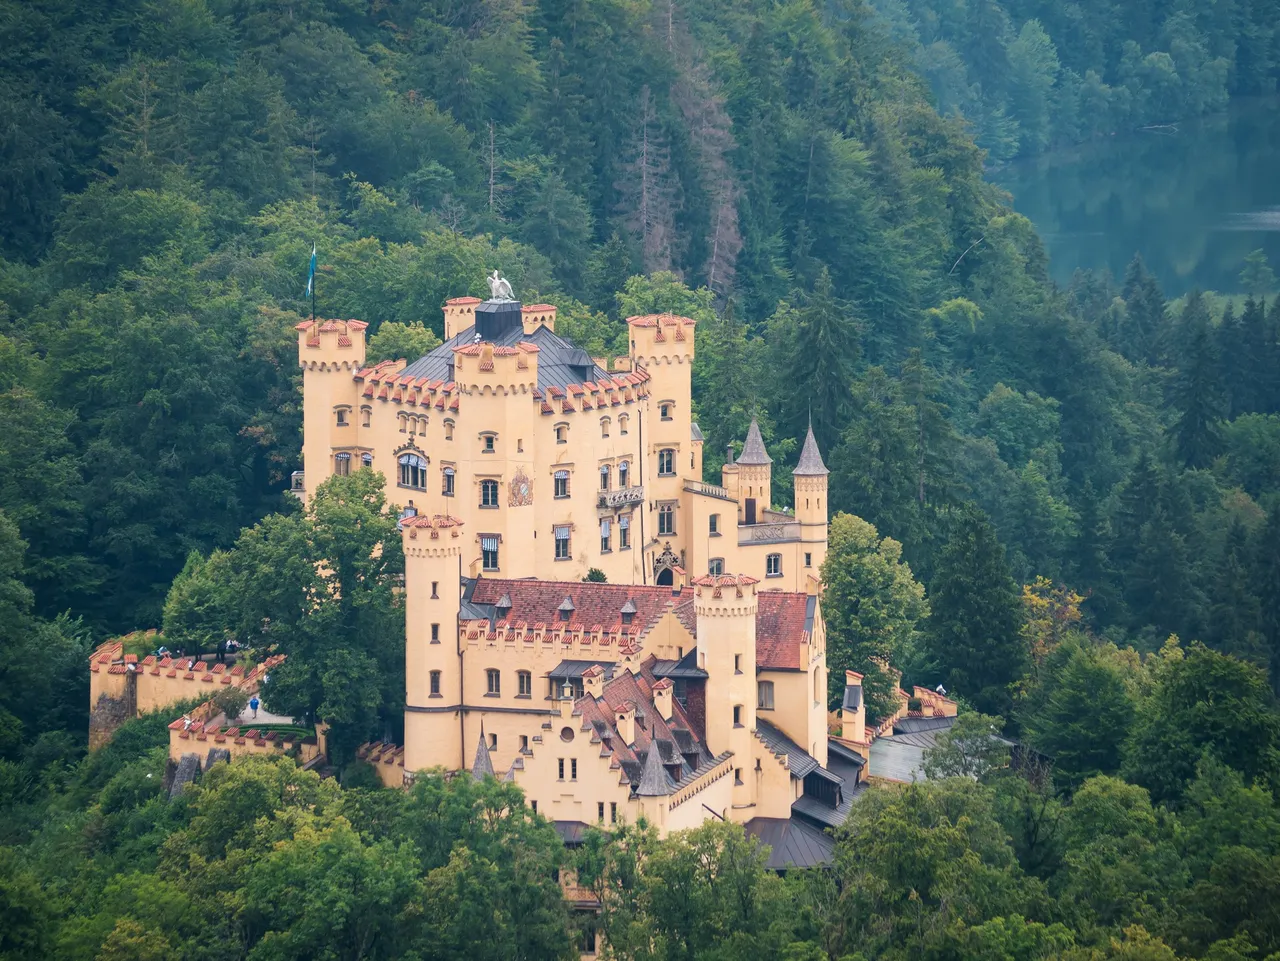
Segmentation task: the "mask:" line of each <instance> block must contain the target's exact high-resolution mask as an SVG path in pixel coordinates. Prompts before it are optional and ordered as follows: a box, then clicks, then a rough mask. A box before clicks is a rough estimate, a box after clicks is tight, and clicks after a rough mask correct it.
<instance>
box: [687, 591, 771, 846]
mask: <svg viewBox="0 0 1280 961" xmlns="http://www.w3.org/2000/svg"><path fill="white" fill-rule="evenodd" d="M758 583H759V581H757V580H756V579H755V578H754V577H748V576H746V575H745V574H738V575H734V574H708V575H705V576H703V577H699V578H696V579H695V580H694V582H693V584H694V588H695V594H694V611H695V613H696V614H697V619H698V623H697V637H698V665H699V666H700V667H701V668H702V669H703V670H705V671H706V672H707V682H706V733H707V746H708V747H709V748H710V749H711V752H712V753H713V754H720V753H721V752H723V751H726V750H728V751H732V752H733V756H734V765H735V767H734V788H733V811H734V819H735V820H741V821H749V820H750V819H751V818H752V817H754V816H755V814H754V807H755V803H756V796H755V794H756V787H757V782H756V778H755V776H754V771H753V770H752V766H751V760H750V759H751V758H752V756H753V751H754V738H755V729H756V613H757V612H758V610H759V602H758V600H757V598H756V585H757V584H758Z"/></svg>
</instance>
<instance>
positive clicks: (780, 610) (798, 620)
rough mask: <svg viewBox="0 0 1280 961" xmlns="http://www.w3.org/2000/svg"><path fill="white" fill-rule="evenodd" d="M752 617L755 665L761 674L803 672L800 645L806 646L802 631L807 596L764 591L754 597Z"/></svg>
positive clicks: (807, 636) (804, 634)
mask: <svg viewBox="0 0 1280 961" xmlns="http://www.w3.org/2000/svg"><path fill="white" fill-rule="evenodd" d="M756 599H757V600H758V601H759V605H760V606H759V613H757V614H756V665H757V666H758V667H762V668H764V669H765V670H775V671H785V670H794V671H798V670H803V669H804V668H805V667H807V666H808V665H806V664H801V663H800V645H801V644H804V643H807V642H808V640H809V634H808V632H807V631H806V630H805V621H806V608H807V606H808V601H809V595H807V594H788V593H785V592H783V591H764V592H763V593H761V594H758V595H757V597H756Z"/></svg>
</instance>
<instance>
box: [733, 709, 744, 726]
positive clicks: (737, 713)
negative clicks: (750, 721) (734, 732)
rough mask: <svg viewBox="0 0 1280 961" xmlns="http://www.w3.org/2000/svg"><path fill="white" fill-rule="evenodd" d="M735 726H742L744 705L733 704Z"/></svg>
mask: <svg viewBox="0 0 1280 961" xmlns="http://www.w3.org/2000/svg"><path fill="white" fill-rule="evenodd" d="M733 726H734V727H742V705H741V704H735V705H734V706H733Z"/></svg>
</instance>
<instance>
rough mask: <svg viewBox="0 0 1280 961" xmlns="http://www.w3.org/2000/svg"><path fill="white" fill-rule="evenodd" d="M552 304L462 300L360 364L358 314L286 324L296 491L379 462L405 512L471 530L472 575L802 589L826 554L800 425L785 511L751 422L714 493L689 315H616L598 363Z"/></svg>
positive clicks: (816, 472)
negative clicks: (401, 356) (292, 372)
mask: <svg viewBox="0 0 1280 961" xmlns="http://www.w3.org/2000/svg"><path fill="white" fill-rule="evenodd" d="M555 324H556V308H555V307H551V306H548V305H545V304H544V305H538V306H534V307H522V306H521V305H520V304H519V303H517V302H515V301H485V302H481V301H479V300H477V299H476V298H474V297H462V298H458V299H455V300H451V301H449V302H448V303H447V304H446V305H445V307H444V332H445V338H446V340H445V342H444V344H442V345H441V346H440V347H437V348H436V349H435V350H433V351H431V352H430V353H429V354H427V355H426V356H425V357H422V358H420V359H418V360H415V361H413V362H412V363H406V362H405V361H403V360H401V361H385V362H383V363H380V364H376V365H373V366H366V365H365V324H364V323H362V322H360V321H355V320H347V321H341V320H327V321H323V322H317V321H306V322H304V323H301V324H299V325H298V359H299V363H300V364H301V366H302V369H303V448H302V450H303V468H304V469H303V471H301V472H300V473H299V474H296V475H295V476H294V485H293V487H294V490H295V492H296V493H297V494H298V495H299V496H300V497H302V498H303V500H304V501H305V500H306V498H307V496H308V489H309V488H311V489H313V488H314V486H315V485H317V484H319V483H320V482H322V481H323V480H325V479H326V478H327V477H329V476H330V475H331V474H334V473H339V474H343V473H348V472H350V471H352V470H356V469H359V468H360V467H371V468H372V469H374V470H378V471H381V472H382V473H383V474H384V476H385V477H386V479H387V486H388V489H389V491H390V500H392V501H393V502H395V503H397V504H398V505H399V506H400V507H402V508H403V509H405V510H406V511H407V512H408V513H409V514H415V513H416V514H421V515H426V516H430V515H433V514H441V515H445V516H449V517H458V518H462V519H463V520H465V521H466V522H467V534H466V541H465V544H464V545H463V551H462V563H463V570H464V571H465V572H466V573H467V574H468V575H469V576H473V577H475V576H482V575H483V576H486V577H488V576H493V577H507V578H522V577H539V578H543V579H547V580H561V581H577V580H581V579H582V578H583V577H585V576H586V575H587V573H588V571H589V570H591V569H592V568H595V569H597V570H599V571H601V572H603V573H604V575H605V577H606V579H607V581H608V582H609V583H611V584H639V585H646V584H651V585H669V586H670V585H679V584H681V583H684V582H685V581H686V579H687V577H688V576H689V575H693V576H698V575H702V574H719V573H724V572H726V571H728V572H733V573H738V574H747V575H750V576H752V577H755V578H758V579H759V580H761V581H762V582H763V583H764V584H766V585H767V586H768V587H769V588H776V589H780V590H786V591H798V592H805V593H815V592H816V591H817V587H818V570H819V568H820V567H821V565H822V561H823V559H824V558H825V557H826V550H827V469H826V467H825V466H824V465H823V463H822V457H821V456H820V455H819V452H818V447H817V444H816V443H815V441H814V439H813V435H812V432H810V434H809V436H807V437H806V438H805V441H804V447H803V450H802V452H801V455H800V459H799V463H798V464H797V466H796V467H795V469H794V471H793V474H794V478H795V510H794V512H793V513H783V512H778V511H774V510H773V509H772V501H771V498H772V490H771V487H772V485H771V479H772V470H773V465H772V463H771V461H770V458H769V455H768V454H767V453H766V452H765V448H764V443H763V441H762V440H761V437H760V429H759V427H758V426H757V425H756V424H755V423H754V422H753V423H752V425H751V428H750V430H749V432H748V434H747V438H746V443H745V445H744V447H743V450H742V453H741V454H740V455H739V456H738V458H737V459H736V462H734V461H733V460H732V459H731V461H730V462H729V463H727V464H725V466H724V468H723V470H722V473H721V483H720V484H719V485H715V484H707V483H704V482H703V480H702V457H703V450H702V447H703V438H702V432H701V431H700V430H699V429H698V425H697V424H696V423H694V421H693V418H692V410H691V403H690V401H691V390H690V373H691V370H692V367H693V361H694V322H693V321H692V320H690V319H689V318H687V317H675V316H672V315H670V314H658V315H653V316H647V317H632V318H630V319H629V320H628V321H627V324H628V329H629V330H628V334H629V344H630V353H629V355H628V356H626V357H620V358H616V359H614V360H613V361H612V363H611V364H610V363H608V362H607V361H606V360H605V359H603V358H595V359H593V358H592V357H590V356H589V355H588V354H587V353H586V351H584V350H582V349H580V348H578V347H575V346H574V345H573V344H571V343H569V342H568V341H566V340H565V339H563V338H562V337H560V336H559V335H557V334H556V332H555Z"/></svg>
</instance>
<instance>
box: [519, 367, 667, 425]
mask: <svg viewBox="0 0 1280 961" xmlns="http://www.w3.org/2000/svg"><path fill="white" fill-rule="evenodd" d="M648 382H649V373H648V372H647V371H646V370H644V369H643V368H637V369H636V370H629V371H625V372H619V373H617V374H611V375H610V376H608V377H602V378H600V379H599V380H594V381H592V380H588V381H584V382H583V383H581V384H567V385H566V386H564V387H556V386H551V387H548V388H547V389H546V391H542V390H536V391H534V399H535V400H537V401H538V402H539V404H540V405H541V409H542V413H544V414H573V413H577V412H579V411H602V410H609V409H611V408H614V407H625V406H627V405H629V404H634V403H636V402H637V401H639V400H642V399H643V398H645V397H648V396H649V386H648Z"/></svg>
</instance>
